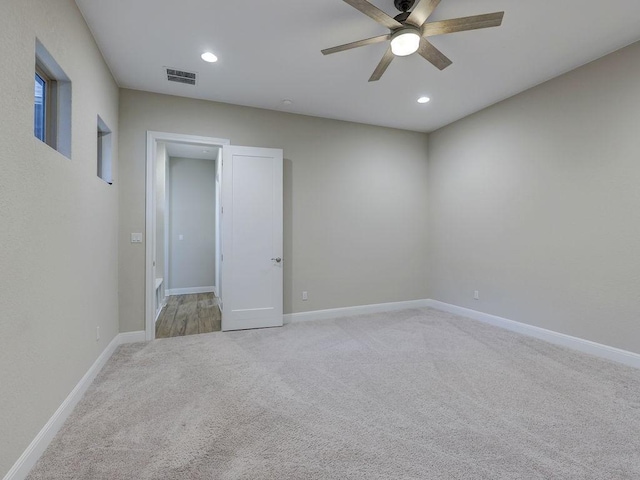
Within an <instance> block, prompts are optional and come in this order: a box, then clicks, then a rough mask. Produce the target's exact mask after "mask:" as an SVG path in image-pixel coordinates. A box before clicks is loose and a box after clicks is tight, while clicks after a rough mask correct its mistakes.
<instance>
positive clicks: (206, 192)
mask: <svg viewBox="0 0 640 480" xmlns="http://www.w3.org/2000/svg"><path fill="white" fill-rule="evenodd" d="M215 220H216V163H215V161H213V160H198V159H193V158H174V157H170V158H169V283H168V288H169V289H171V290H173V289H182V288H194V287H213V286H214V284H215V272H216V270H215V263H216V262H215V260H216V225H215Z"/></svg>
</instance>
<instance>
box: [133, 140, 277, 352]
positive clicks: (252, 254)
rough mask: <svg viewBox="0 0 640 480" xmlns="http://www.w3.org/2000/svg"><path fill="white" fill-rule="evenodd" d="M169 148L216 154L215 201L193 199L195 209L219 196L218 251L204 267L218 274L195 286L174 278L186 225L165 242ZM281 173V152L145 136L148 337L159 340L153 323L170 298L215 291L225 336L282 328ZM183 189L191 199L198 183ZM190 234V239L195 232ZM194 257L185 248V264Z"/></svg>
mask: <svg viewBox="0 0 640 480" xmlns="http://www.w3.org/2000/svg"><path fill="white" fill-rule="evenodd" d="M172 149H173V150H174V151H175V150H178V151H182V150H184V149H189V150H190V151H191V152H195V151H199V152H201V154H204V153H208V152H205V150H209V151H211V150H214V151H215V152H216V156H215V169H214V171H215V178H216V180H215V192H214V193H213V196H212V194H211V192H210V193H209V197H206V198H205V197H203V198H201V199H200V200H198V199H196V200H195V204H197V203H198V202H199V201H200V202H205V203H211V201H212V200H211V199H212V198H214V197H215V200H214V201H213V203H215V208H214V209H213V210H214V216H215V234H214V237H215V242H214V244H215V247H214V250H213V251H211V250H210V251H209V252H208V253H207V254H205V255H206V256H207V262H208V261H209V260H211V261H212V262H213V264H214V266H215V267H214V271H213V272H211V268H210V266H209V268H208V270H207V269H205V270H206V272H207V273H206V274H207V275H210V274H211V273H213V276H209V277H208V278H209V280H205V281H204V284H203V283H202V281H201V282H200V284H198V285H196V284H193V282H192V281H188V282H187V283H186V284H181V283H180V282H181V281H182V280H180V281H178V280H176V278H175V276H174V275H172V271H171V269H172V265H173V260H174V259H175V254H174V256H173V257H172V255H171V254H170V253H169V252H170V247H171V244H172V242H173V244H174V245H173V247H175V244H178V246H180V244H181V242H187V241H188V238H187V235H184V234H183V233H181V232H182V230H183V229H184V228H186V227H185V226H184V225H182V226H180V227H179V228H178V229H177V230H175V229H174V230H171V238H167V233H168V232H169V230H170V228H168V227H171V226H172V225H167V218H166V216H167V214H169V213H170V211H169V209H170V208H171V206H170V205H168V204H167V203H166V197H167V185H168V184H167V173H169V175H171V174H172V173H171V169H172V165H173V164H172V162H171V161H169V160H168V158H169V157H168V155H167V150H169V151H171V150H172ZM192 155H194V154H193V153H192ZM193 161H194V159H193V158H192V159H191V160H189V159H188V158H178V159H177V163H176V165H182V167H184V166H185V165H188V163H189V162H193ZM207 161H211V159H208V160H207ZM201 163H202V162H201ZM205 163H206V162H205ZM194 165H195V164H194ZM192 166H193V165H192ZM167 168H169V171H168V170H167ZM183 169H184V168H183ZM187 170H188V169H187ZM282 176H283V151H282V150H280V149H273V148H256V147H241V146H231V145H230V143H229V140H226V139H219V138H213V137H200V136H193V135H184V134H171V133H163V132H151V131H149V132H147V178H146V184H147V190H146V201H147V203H146V232H147V242H146V280H145V284H146V287H145V292H146V298H145V303H146V304H145V336H146V339H147V340H153V339H154V338H155V333H156V329H155V323H156V319H157V318H158V313H160V311H161V308H162V306H163V303H164V301H165V299H166V294H167V293H169V294H178V295H181V294H185V295H201V294H204V293H217V295H218V296H219V298H220V303H219V309H220V312H221V327H222V330H223V331H226V330H242V329H252V328H264V327H274V326H282V325H283V298H282V296H283V262H285V261H286V259H284V258H283V245H282V236H283V225H282V222H283V212H282V208H283V178H282ZM200 180H201V179H200V177H199V176H198V175H196V180H192V181H191V182H193V185H195V184H196V183H200ZM185 185H186V186H185V187H184V189H185V190H187V191H189V192H190V194H192V193H193V192H191V191H192V190H194V188H192V187H193V185H191V184H190V183H189V182H187V183H186V184H185ZM172 188H173V187H172ZM163 195H164V197H163ZM192 200H193V199H192ZM193 204H194V203H193V201H192V205H193ZM163 205H164V211H163ZM195 216H196V217H197V215H195ZM196 223H197V222H196ZM188 235H190V236H193V233H190V234H188ZM173 247H171V248H173ZM171 251H173V250H171ZM176 252H177V250H176ZM192 254H193V251H191V250H189V251H187V252H186V253H185V251H184V249H183V251H182V253H181V255H182V257H181V258H182V261H186V260H188V259H189V258H190V257H189V255H192ZM185 255H186V256H185ZM212 255H213V257H214V258H211V256H212ZM185 259H186V260H185ZM191 260H193V259H191ZM191 260H189V261H190V262H191ZM207 262H203V263H207ZM178 263H181V262H178ZM198 263H199V262H198V261H197V255H196V261H195V262H191V264H192V267H191V268H192V269H193V270H197V268H198V266H199V264H198ZM173 268H175V267H173ZM187 270H189V269H187ZM183 273H184V272H183ZM187 273H194V272H187ZM203 275H204V274H203ZM183 280H184V279H183ZM189 282H191V283H189ZM207 283H213V285H207ZM185 285H186V286H185ZM194 287H195V288H196V289H195V291H194ZM192 300H193V298H192ZM195 300H197V297H196V298H195ZM206 300H208V299H203V301H206Z"/></svg>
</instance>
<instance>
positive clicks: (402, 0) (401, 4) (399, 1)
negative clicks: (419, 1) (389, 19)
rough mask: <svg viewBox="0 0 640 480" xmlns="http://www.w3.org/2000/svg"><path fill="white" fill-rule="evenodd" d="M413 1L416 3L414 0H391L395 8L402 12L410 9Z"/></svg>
mask: <svg viewBox="0 0 640 480" xmlns="http://www.w3.org/2000/svg"><path fill="white" fill-rule="evenodd" d="M414 3H416V1H415V0H393V4H394V5H395V6H396V8H397V9H398V10H400V11H401V12H403V13H404V12H407V11H409V10H411V7H413V4H414Z"/></svg>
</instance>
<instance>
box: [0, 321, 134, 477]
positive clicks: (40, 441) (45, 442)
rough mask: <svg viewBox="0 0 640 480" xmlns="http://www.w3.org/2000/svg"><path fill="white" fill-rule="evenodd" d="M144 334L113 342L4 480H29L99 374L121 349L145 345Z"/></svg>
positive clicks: (121, 336) (116, 338)
mask: <svg viewBox="0 0 640 480" xmlns="http://www.w3.org/2000/svg"><path fill="white" fill-rule="evenodd" d="M144 338H145V332H142V331H140V332H128V333H120V334H119V335H116V337H115V338H114V339H113V340H111V342H110V343H109V345H107V348H105V349H104V350H103V351H102V353H101V354H100V356H99V357H98V358H97V359H96V361H95V362H93V365H91V367H90V368H89V370H88V371H87V373H85V374H84V376H83V377H82V378H81V379H80V381H79V382H78V384H77V385H76V386H75V388H74V389H73V390H71V393H70V394H69V395H68V396H67V398H65V400H64V402H62V405H60V406H59V407H58V409H57V410H56V411H55V413H54V414H53V415H52V416H51V418H50V419H49V421H48V422H47V423H46V424H45V425H44V427H42V430H40V432H39V433H38V435H36V437H35V438H34V439H33V441H32V442H31V443H30V444H29V446H28V447H27V448H26V450H25V451H24V452H23V453H22V455H20V458H18V460H17V461H16V463H14V464H13V466H12V467H11V469H10V470H9V471H8V472H7V474H6V475H5V476H4V479H3V480H22V479H24V478H26V477H27V475H28V474H29V472H30V471H31V469H32V468H33V466H34V465H35V464H36V463H37V461H38V460H39V459H40V457H41V456H42V454H43V453H44V451H45V450H46V449H47V447H48V446H49V443H51V440H53V438H54V437H55V436H56V434H57V433H58V431H59V430H60V427H62V425H63V424H64V422H65V420H66V419H67V418H68V417H69V415H71V412H73V409H74V408H75V406H76V405H77V404H78V402H79V401H80V399H81V398H82V397H83V395H84V394H85V392H86V391H87V389H88V388H89V386H90V385H91V383H92V382H93V380H94V379H95V378H96V376H97V375H98V373H100V370H102V368H103V367H104V366H105V364H106V363H107V361H108V360H109V358H111V355H113V353H114V352H115V351H116V348H118V347H119V346H120V345H122V344H125V343H134V342H144Z"/></svg>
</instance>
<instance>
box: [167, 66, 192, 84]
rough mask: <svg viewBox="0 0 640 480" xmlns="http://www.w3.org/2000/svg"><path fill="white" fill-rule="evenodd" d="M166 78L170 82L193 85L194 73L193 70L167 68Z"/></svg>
mask: <svg viewBox="0 0 640 480" xmlns="http://www.w3.org/2000/svg"><path fill="white" fill-rule="evenodd" d="M167 80H169V81H170V82H178V83H186V84H187V85H195V84H196V74H195V73H193V72H185V71H184V70H176V69H175V68H167Z"/></svg>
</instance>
